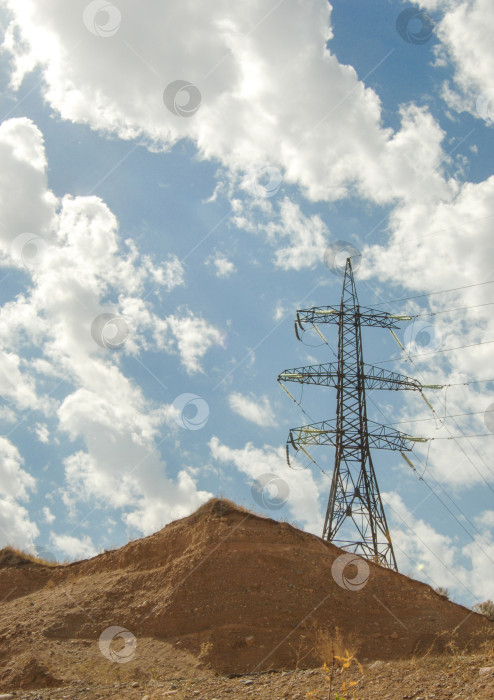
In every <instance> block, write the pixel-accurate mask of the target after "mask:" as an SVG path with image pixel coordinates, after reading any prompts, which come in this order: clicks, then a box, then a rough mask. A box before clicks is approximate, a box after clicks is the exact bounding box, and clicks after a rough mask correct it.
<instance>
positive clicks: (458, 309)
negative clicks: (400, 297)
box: [412, 301, 494, 318]
mask: <svg viewBox="0 0 494 700" xmlns="http://www.w3.org/2000/svg"><path fill="white" fill-rule="evenodd" d="M493 305H494V301H489V302H487V303H486V304H474V305H473V306H458V307H457V308H456V309H444V310H443V311H430V312H429V313H426V314H415V315H414V316H412V318H420V317H421V316H438V315H439V314H448V313H451V311H466V310H467V309H478V308H479V307H480V306H493Z"/></svg>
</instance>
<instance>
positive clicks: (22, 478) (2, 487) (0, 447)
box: [0, 437, 36, 500]
mask: <svg viewBox="0 0 494 700" xmlns="http://www.w3.org/2000/svg"><path fill="white" fill-rule="evenodd" d="M23 461H24V460H23V459H22V458H21V456H20V454H19V450H18V449H17V447H15V445H13V444H12V443H11V442H10V441H9V440H7V438H4V437H0V494H1V495H2V496H11V497H12V498H16V499H22V500H25V499H27V498H28V491H32V490H33V489H34V488H35V486H36V480H35V478H34V477H33V476H31V474H28V473H27V472H26V471H24V469H22V468H21V464H22V463H23Z"/></svg>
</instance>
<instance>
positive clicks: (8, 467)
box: [0, 437, 39, 550]
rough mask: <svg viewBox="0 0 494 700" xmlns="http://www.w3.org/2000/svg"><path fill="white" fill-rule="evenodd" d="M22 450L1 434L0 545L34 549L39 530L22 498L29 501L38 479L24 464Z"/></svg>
mask: <svg viewBox="0 0 494 700" xmlns="http://www.w3.org/2000/svg"><path fill="white" fill-rule="evenodd" d="M22 463H23V459H22V457H21V456H20V454H19V450H18V449H17V447H15V445H13V444H12V443H11V442H10V441H9V440H8V439H7V438H5V437H0V547H2V546H6V545H13V546H15V547H19V548H21V549H23V550H28V549H32V547H33V540H34V539H36V537H37V536H38V534H39V530H38V528H37V527H36V525H35V523H33V522H32V521H31V520H30V516H29V512H28V511H27V509H26V508H25V507H24V506H21V505H20V504H19V503H18V501H19V500H21V501H27V500H28V498H29V492H30V491H34V490H35V488H36V480H35V478H34V477H33V476H31V474H28V472H26V471H25V470H24V469H22V467H21V465H22Z"/></svg>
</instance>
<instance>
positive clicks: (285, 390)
mask: <svg viewBox="0 0 494 700" xmlns="http://www.w3.org/2000/svg"><path fill="white" fill-rule="evenodd" d="M281 376H282V375H281V374H280V377H281ZM278 384H279V385H280V386H281V388H282V389H283V391H284V392H285V393H286V394H287V395H288V396H289V397H290V398H291V400H292V401H293V402H294V403H297V400H296V399H295V397H294V396H292V394H290V392H289V391H288V389H287V388H286V386H285V385H284V384H283V382H280V381H278ZM297 405H298V404H297Z"/></svg>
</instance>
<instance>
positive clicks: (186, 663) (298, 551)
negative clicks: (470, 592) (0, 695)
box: [0, 499, 493, 692]
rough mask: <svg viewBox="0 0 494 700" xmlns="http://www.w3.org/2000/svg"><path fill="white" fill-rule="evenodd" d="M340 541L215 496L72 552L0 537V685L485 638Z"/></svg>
mask: <svg viewBox="0 0 494 700" xmlns="http://www.w3.org/2000/svg"><path fill="white" fill-rule="evenodd" d="M342 554H343V552H342V550H340V549H338V548H337V547H335V546H334V545H332V544H330V543H328V542H325V541H323V540H321V539H320V538H318V537H316V536H315V535H310V534H307V533H305V532H302V531H300V530H298V529H297V528H295V527H292V526H291V525H289V524H288V523H282V522H277V521H274V520H271V519H268V518H264V517H260V516H257V515H254V514H253V513H250V512H248V511H245V510H243V509H242V508H239V507H238V506H236V505H234V504H233V503H231V502H229V501H225V500H220V499H212V500H211V501H209V502H208V503H206V504H205V505H203V506H202V507H201V508H199V509H198V510H197V511H196V512H195V513H193V514H192V515H190V516H189V517H186V518H183V519H181V520H177V521H175V522H172V523H170V524H169V525H167V526H166V527H165V528H163V529H162V530H160V531H159V532H157V533H155V534H153V535H151V536H149V537H146V538H144V539H140V540H137V541H134V542H131V543H129V544H127V545H126V546H124V547H122V548H120V549H118V550H115V551H109V552H105V553H103V554H100V555H98V556H96V557H94V558H92V559H88V560H85V561H80V562H75V563H73V564H68V565H58V566H57V565H55V566H54V565H53V564H51V563H50V564H49V565H48V563H43V562H37V561H36V560H32V559H29V558H23V557H22V556H20V555H19V554H15V553H14V554H13V553H12V550H9V549H7V550H2V551H1V552H0V600H2V599H3V602H2V603H1V604H0V691H3V692H6V691H8V690H12V689H15V688H17V689H18V688H30V687H32V688H35V687H40V688H41V687H44V686H46V687H49V686H58V685H61V684H62V683H69V682H73V681H77V680H79V681H80V679H84V681H85V682H88V683H90V682H93V681H96V680H98V681H101V679H102V678H104V679H106V680H112V679H113V680H115V679H116V680H119V681H130V680H134V681H141V680H143V679H146V678H155V679H166V678H168V679H170V678H178V677H187V678H198V677H202V678H204V677H208V676H211V677H212V676H214V674H215V673H218V672H219V673H223V674H244V673H253V672H258V671H265V670H269V669H290V668H295V667H296V666H298V667H305V668H310V667H315V666H320V664H321V656H322V655H323V652H322V651H321V649H322V648H323V647H324V645H328V644H331V643H333V642H335V641H336V642H337V643H338V645H339V647H340V648H341V649H344V648H345V646H346V647H347V648H350V647H351V648H352V649H353V650H355V651H356V653H357V656H358V658H359V659H360V660H364V659H365V660H366V661H371V660H375V659H380V660H390V659H407V658H408V659H409V658H411V657H412V656H413V655H415V654H417V653H422V652H427V651H431V650H433V651H439V652H440V651H442V650H445V649H447V648H448V647H449V648H451V649H452V648H454V649H459V650H461V651H462V652H463V651H469V650H474V649H478V648H480V646H481V645H482V644H483V643H484V642H485V641H486V640H487V639H488V638H491V639H492V634H493V631H492V630H493V625H492V623H490V622H489V621H488V620H487V619H486V618H485V617H484V616H481V615H478V614H476V613H473V612H472V611H470V610H467V609H466V608H464V607H462V606H461V605H456V604H455V603H452V602H450V601H449V600H447V599H446V598H445V597H444V596H441V595H439V594H437V593H436V592H435V591H434V590H432V589H431V588H430V587H429V586H427V585H425V584H423V583H420V582H418V581H414V580H412V579H410V578H407V577H406V576H403V575H401V574H398V573H396V572H394V571H390V570H388V569H385V568H382V567H380V566H378V565H375V564H373V563H371V562H369V563H368V564H367V565H366V567H367V569H366V568H365V567H364V571H363V574H362V571H361V570H359V569H358V568H357V567H355V566H353V565H352V564H349V565H348V566H347V567H346V568H345V569H343V566H342V561H343V562H344V560H341V559H338V557H341V555H342ZM335 562H336V564H335ZM113 627H119V628H124V630H126V631H124V632H123V636H122V635H120V636H119V634H117V633H119V630H110V631H109V632H105V630H108V628H113ZM127 631H128V632H127ZM102 634H103V637H101V635H102ZM112 635H113V636H114V639H113V641H111V638H112ZM115 635H116V636H115ZM102 640H103V641H102ZM105 640H108V641H107V642H105ZM105 643H106V647H105V649H106V654H105V655H106V658H105V655H104V653H103V652H102V651H101V649H102V644H103V645H104V644H105ZM127 657H128V658H127ZM112 660H113V661H120V663H112ZM123 660H124V661H125V663H123V662H122V661H123Z"/></svg>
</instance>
